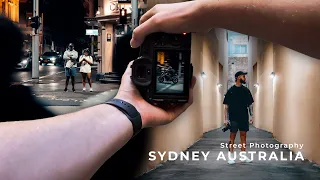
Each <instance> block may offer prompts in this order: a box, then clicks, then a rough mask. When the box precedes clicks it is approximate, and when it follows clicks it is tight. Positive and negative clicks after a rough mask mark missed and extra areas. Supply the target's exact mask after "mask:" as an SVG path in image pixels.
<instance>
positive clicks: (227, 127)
mask: <svg viewBox="0 0 320 180" xmlns="http://www.w3.org/2000/svg"><path fill="white" fill-rule="evenodd" d="M230 128H231V126H230V124H229V123H228V124H227V125H226V126H225V127H224V128H222V131H223V132H226V131H228V130H229V129H230Z"/></svg>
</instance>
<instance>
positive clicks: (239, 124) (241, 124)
mask: <svg viewBox="0 0 320 180" xmlns="http://www.w3.org/2000/svg"><path fill="white" fill-rule="evenodd" d="M230 126H231V128H230V132H233V133H236V132H238V130H239V131H245V132H247V131H249V121H248V120H246V121H245V120H241V121H239V120H236V121H235V120H231V121H230Z"/></svg>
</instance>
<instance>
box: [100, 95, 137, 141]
mask: <svg viewBox="0 0 320 180" xmlns="http://www.w3.org/2000/svg"><path fill="white" fill-rule="evenodd" d="M106 104H109V105H112V106H114V107H116V108H117V109H119V110H120V111H121V112H122V113H124V114H125V115H126V116H127V118H128V119H129V120H130V121H131V123H132V126H133V136H135V135H136V134H138V133H139V131H140V130H141V128H142V119H141V115H140V113H139V112H138V111H137V109H136V108H135V107H134V106H133V105H132V104H130V103H128V102H126V101H123V100H120V99H112V100H110V101H107V102H106Z"/></svg>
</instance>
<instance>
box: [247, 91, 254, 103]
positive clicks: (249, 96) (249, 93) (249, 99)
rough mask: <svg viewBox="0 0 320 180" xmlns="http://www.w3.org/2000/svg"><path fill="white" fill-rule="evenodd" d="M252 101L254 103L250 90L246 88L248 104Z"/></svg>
mask: <svg viewBox="0 0 320 180" xmlns="http://www.w3.org/2000/svg"><path fill="white" fill-rule="evenodd" d="M252 103H254V100H253V97H252V94H251V92H250V90H249V89H248V106H250V105H251V104H252Z"/></svg>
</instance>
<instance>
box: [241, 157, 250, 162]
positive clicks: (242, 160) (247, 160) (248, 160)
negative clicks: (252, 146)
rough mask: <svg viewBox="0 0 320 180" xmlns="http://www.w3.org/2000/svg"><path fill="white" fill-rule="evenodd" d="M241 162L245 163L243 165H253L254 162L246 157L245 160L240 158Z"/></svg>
mask: <svg viewBox="0 0 320 180" xmlns="http://www.w3.org/2000/svg"><path fill="white" fill-rule="evenodd" d="M240 161H241V162H243V163H251V162H252V160H251V159H249V158H248V157H247V156H245V158H244V159H243V158H240Z"/></svg>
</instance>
